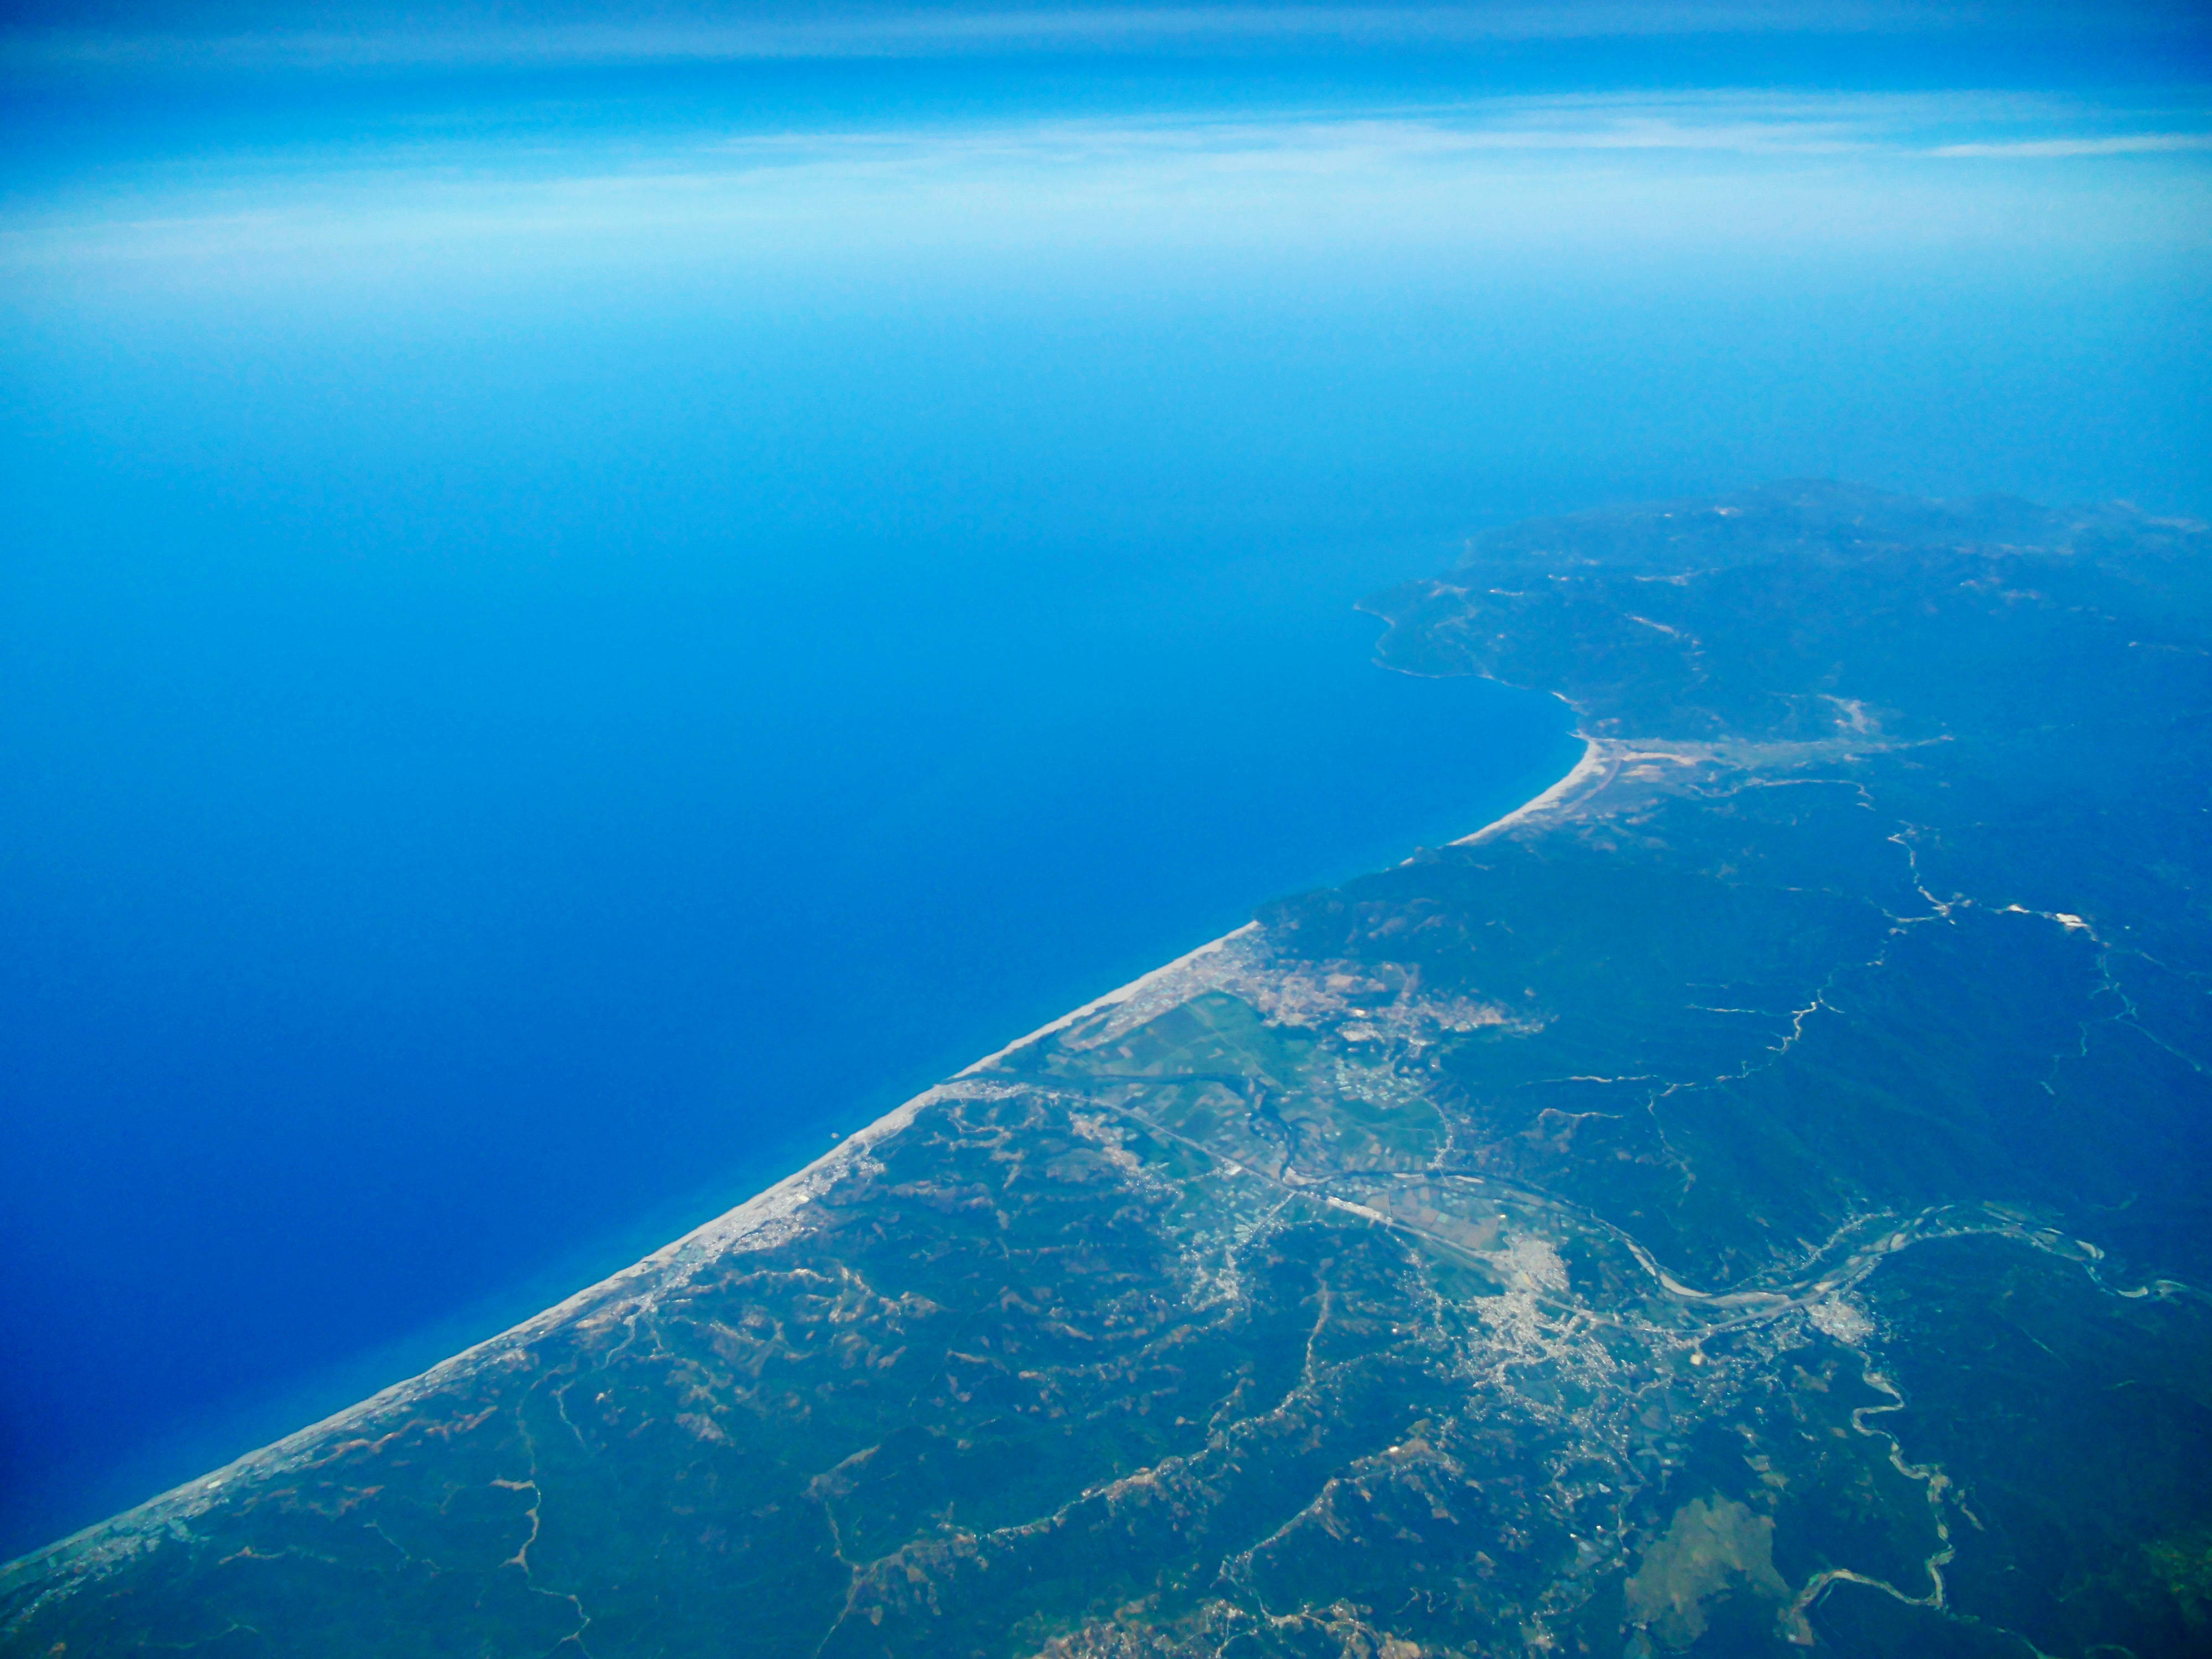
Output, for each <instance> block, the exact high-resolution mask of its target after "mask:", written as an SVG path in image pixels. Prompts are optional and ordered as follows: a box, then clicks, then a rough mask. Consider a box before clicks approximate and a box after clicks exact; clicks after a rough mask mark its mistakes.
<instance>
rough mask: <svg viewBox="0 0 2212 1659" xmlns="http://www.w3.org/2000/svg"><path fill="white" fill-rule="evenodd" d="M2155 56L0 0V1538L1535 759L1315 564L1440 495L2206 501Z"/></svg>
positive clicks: (448, 1330) (337, 1390)
mask: <svg viewBox="0 0 2212 1659" xmlns="http://www.w3.org/2000/svg"><path fill="white" fill-rule="evenodd" d="M2208 43H2212V27H2208V26H2207V24H2206V21H2205V20H2204V18H2203V15H2202V14H2201V9H2198V8H2194V7H2190V6H2183V5H2172V6H2163V7H2161V6H2151V5H2134V6H2128V5H2121V6H2100V7H2088V6H2078V5H2043V6H1996V5H1981V6H1972V5H1954V6H1941V5H1938V6H1919V5H1899V4H1884V3H1838V4H1813V5H1787V6H1784V5H1765V4H1714V5H1707V4H1686V5H1639V4H1628V3H1590V4H1580V3H1564V4H1547V5H1535V4H1498V5H1398V6H1330V5H1311V6H1269V5H1225V6H1217V7H1194V6H1091V7H1066V6H1057V5H1043V4H1040V5H1027V6H993V7H977V6H968V5H958V4H947V5H935V6H911V5H876V6H854V5H836V4H829V5H816V6H806V7H780V8H779V7H751V8H722V9H710V8H702V7H692V8H681V7H668V8H659V9H649V10H648V9H627V10H617V9H610V8H605V7H596V6H571V7H531V8H522V7H500V6H484V7H478V8H459V7H450V6H447V7H435V6H434V7H418V8H404V9H403V8H398V7H384V8H374V7H365V8H335V9H333V8H328V7H318V8H315V9H312V11H311V10H309V9H305V8H301V7H297V6H287V5H274V4H262V5H237V6H187V5H167V6H160V5H143V4H127V3H124V4H114V5H106V6H86V5H64V4H38V3H33V4H28V5H25V4H17V5H15V6H12V7H10V8H9V9H7V11H6V13H5V15H4V17H0V498H4V499H5V500H6V501H7V502H8V512H7V513H6V514H5V515H4V520H5V522H4V523H3V524H0V1267H4V1269H5V1271H4V1272H0V1353H4V1358H5V1362H6V1363H5V1364H0V1554H6V1553H11V1552H12V1550H14V1549H15V1548H27V1547H31V1546H33V1545H34V1544H36V1543H37V1542H39V1541H41V1540H43V1539H45V1538H48V1537H52V1536H54V1535H56V1534H59V1533H60V1532H62V1531H64V1530H66V1529H68V1528H70V1527H74V1526H77V1525H82V1524H84V1523H86V1522H89V1521H92V1520H94V1519H95V1518H97V1517H98V1516H100V1515H101V1514H103V1513H105V1512H106V1511H108V1510H112V1509H114V1508H117V1507H119V1506H120V1505H121V1504H125V1503H128V1502H131V1501H134V1500H135V1499H137V1498H142V1497H144V1496H146V1495H148V1494H149V1493H150V1492H153V1491H155V1490H156V1489H158V1488H159V1487H160V1486H163V1485H166V1484H168V1483H171V1482H173V1481H177V1480H184V1479H186V1478H189V1477H190V1476H191V1475H192V1474H196V1473H198V1472H199V1471H200V1470H201V1469H203V1468H206V1467H208V1466H209V1465H210V1464H211V1463H212V1462H217V1461H220V1460H221V1459H222V1458H225V1457H228V1456H230V1455H235V1454H236V1453H238V1452H240V1451H243V1450H245V1449H248V1448H249V1447H250V1446H252V1444H254V1443H258V1441H260V1440H264V1439H266V1438H269V1437H273V1436H274V1435H275V1434H277V1433H280V1432H283V1431H284V1430H286V1429H288V1428H289V1427H292V1426H295V1425H296V1424H297V1423H298V1422H300V1421H301V1420H304V1419H306V1418H307V1417H309V1416H313V1415H315V1414H318V1413H321V1412H325V1411H329V1410H332V1409H335V1408H337V1407H339V1406H342V1405H343V1404H345V1403H346V1402H347V1401H349V1400H350V1399H351V1398H353V1397H355V1396H356V1395H358V1394H359V1393H361V1392H363V1391H365V1390H366V1389H370V1388H374V1387H376V1386H380V1385H381V1384H382V1383H387V1382H390V1381H393V1380H396V1378H397V1377H398V1376H403V1375H404V1374H406V1372H407V1371H408V1370H411V1369H413V1368H416V1367H418V1366H420V1365H422V1364H427V1363H428V1362H429V1361H430V1360H432V1359H434V1358H437V1357H439V1356H440V1355H441V1353H443V1352H448V1351H450V1349H451V1348H452V1347H453V1346H459V1344H460V1343H462V1342H465V1341H467V1340H474V1339H476V1338H477V1337H481V1336H483V1335H485V1334H489V1333H490V1331H492V1330H495V1329H496V1328H498V1327H499V1325H500V1324H501V1323H502V1322H506V1321H508V1320H511V1319H513V1318H516V1317H520V1316H522V1315H524V1314H526V1313H527V1312H529V1311H531V1310H532V1309H533V1308H534V1307H535V1306H537V1305H538V1304H540V1303H541V1302H543V1301H548V1300H551V1299H553V1298H554V1297H556V1296H557V1295H559V1294H560V1293H561V1292H562V1291H565V1290H567V1289H568V1288H572V1287H573V1285H574V1283H576V1282H577V1281H578V1280H579V1279H582V1278H586V1277H589V1276H591V1275H592V1274H594V1273H604V1272H606V1271H610V1270H611V1269H612V1268H614V1267H618V1266H620V1265H621V1264H622V1262H623V1261H624V1260H626V1259H628V1257H629V1255H634V1254H635V1253H637V1252H638V1251H640V1250H641V1249H645V1248H648V1247H649V1246H650V1245H651V1244H652V1243H655V1242H658V1240H659V1238H661V1237H665V1236H667V1234H669V1233H671V1232H672V1231H677V1230H679V1229H680V1228H682V1227H684V1226H686V1225H691V1224H693V1223H696V1221H699V1220H702V1219H704V1218H705V1217H706V1216H707V1215H709V1214H711V1213H713V1212H714V1209H715V1208H716V1207H719V1206H721V1205H723V1204H726V1203H727V1202H730V1201H732V1200H733V1199H735V1198H736V1197H738V1196H741V1195H742V1194H743V1193H744V1192H745V1191H747V1190H750V1188H751V1186H753V1185H757V1183H758V1182H760V1181H762V1180H763V1179H765V1178H768V1177H769V1176H773V1175H775V1174H776V1173H779V1172H780V1171H781V1170H782V1169H784V1168H787V1167H788V1166H789V1165H790V1164H791V1163H792V1162H793V1161H795V1160H796V1159H798V1158H801V1157H803V1156H805V1155H806V1154H807V1153H809V1152H811V1151H813V1150H815V1149H817V1148H818V1147H819V1146H822V1145H823V1144H826V1139H827V1136H828V1134H829V1133H830V1132H832V1131H834V1130H836V1129H839V1128H841V1127H851V1126H852V1124H853V1123H854V1121H857V1120H858V1119H859V1118H860V1117H861V1116H863V1115H865V1114H866V1112H867V1111H870V1110H873V1109H881V1108H883V1107H884V1106H887V1105H889V1104H890V1103H893V1102H894V1101H896V1099H897V1098H899V1097H901V1094H902V1092H903V1091H911V1090H912V1089H915V1088H918V1087H920V1086H921V1085H924V1084H926V1083H927V1081H929V1080H930V1079H932V1078H933V1076H935V1075H937V1074H939V1072H941V1071H942V1070H944V1069H947V1068H949V1067H951V1066H956V1065H957V1064H959V1063H961V1062H962V1061H963V1060H966V1059H968V1058H971V1057H972V1056H973V1055H974V1054H976V1053H979V1052H983V1051H985V1050H987V1049H988V1048H994V1047H996V1046H997V1045H998V1044H999V1043H1000V1042H1004V1041H1006V1039H1007V1038H1008V1037H1010V1036H1013V1035H1014V1034H1015V1033H1016V1032H1018V1031H1019V1030H1024V1029H1028V1028H1029V1027H1030V1026H1033V1025H1035V1024H1038V1023H1041V1021H1042V1020H1043V1019H1045V1018H1050V1017H1051V1016H1052V1015H1054V1014H1056V1013H1058V1012H1061V1011H1062V1010H1063V1009H1064V1008H1065V1007H1066V1006H1069V1005H1070V1004H1071V1003H1072V1002H1074V1001H1078V1000H1082V999H1083V998H1085V997H1087V996H1090V995H1093V994H1097V992H1099V991H1103V990H1104V989H1107V988H1109V987H1110V986H1111V985H1112V984H1114V983H1116V982H1118V981H1119V980H1120V979H1122V978H1126V977H1127V976H1128V975H1130V974H1132V973H1133V972H1135V971H1138V970H1139V969H1142V968H1144V967H1146V966H1149V965H1151V964H1152V963H1156V962H1157V961H1158V960H1161V959H1163V958H1164V957H1168V956H1171V955H1173V954H1176V953H1177V952H1179V951H1182V950H1184V949H1188V948H1189V947H1190V946H1191V945H1194V944H1196V943H1198V942H1200V940H1201V939H1204V938H1206V937H1207V936H1208V935H1209V934H1210V933H1212V932H1218V931H1219V930H1220V929H1222V928H1224V927H1228V926H1233V925H1235V924H1236V923H1237V921H1240V920H1241V919H1242V918H1243V916H1245V915H1249V914H1250V913H1251V909H1252V908H1253V907H1254V906H1255V905H1257V904H1259V903H1261V902H1264V901H1265V900H1266V899H1267V898H1269V897H1272V896H1276V895H1277V894H1278V893H1279V892H1281V891H1283V890H1286V889H1288V888H1291V887H1295V886H1297V885H1300V884H1314V883H1316V882H1322V881H1328V880H1335V879H1341V878H1344V877H1345V876H1346V875H1349V874H1351V873H1352V872H1355V871H1357V870H1358V869H1360V868H1364V867H1369V866H1371V865H1373V864H1375V863H1377V862H1382V861H1387V860H1388V859H1389V858H1391V857H1395V856H1399V855H1401V853H1402V852H1404V851H1410V850H1411V848H1412V846H1413V844H1415V843H1416V842H1419V841H1421V840H1423V839H1429V840H1433V839H1435V838H1437V836H1443V835H1445V834H1447V833H1456V832H1457V831H1458V830H1460V829H1472V828H1474V823H1472V822H1468V818H1469V817H1470V816H1471V815H1484V814H1487V813H1488V812H1490V811H1492V810H1503V808H1504V806H1505V805H1510V804H1511V803H1512V802H1513V801H1514V800H1516V799H1519V798H1521V796H1522V795H1524V794H1525V793H1531V792H1533V790H1534V789H1535V788H1537V787H1541V785H1542V784H1543V783H1545V782H1547V781H1549V779H1550V777H1551V776H1553V775H1556V771H1557V770H1558V769H1561V768H1563V767H1564V765H1565V764H1566V763H1568V762H1569V761H1571V757H1572V754H1573V752H1574V745H1573V744H1572V743H1571V741H1570V740H1569V738H1568V737H1567V733H1566V731H1565V715H1564V714H1563V712H1562V711H1560V710H1559V708H1558V707H1557V706H1556V705H1555V704H1551V703H1548V702H1547V701H1546V700H1545V699H1543V698H1541V697H1540V696H1534V695H1533V694H1531V695H1529V696H1524V697H1521V698H1519V699H1517V700H1516V698H1515V697H1514V696H1511V695H1510V694H1508V693H1505V692H1504V691H1502V690H1498V688H1488V687H1483V688H1461V690H1464V691H1466V693H1467V696H1464V697H1460V696H1457V694H1456V693H1449V692H1447V691H1445V690H1442V689H1440V688H1437V687H1435V686H1432V685H1423V684H1413V683H1411V682H1403V683H1400V682H1398V681H1397V680H1396V678H1395V677H1389V676H1383V675H1381V674H1380V673H1379V672H1377V671H1372V670H1370V669H1368V668H1367V667H1366V666H1365V665H1364V655H1365V652H1366V649H1367V645H1368V642H1369V641H1371V639H1372V637H1373V632H1374V629H1373V626H1372V625H1371V623H1370V622H1369V621H1367V620H1366V619H1363V618H1361V617H1358V616H1356V615H1355V614H1354V613H1353V612H1352V609H1351V607H1352V603H1353V602H1354V601H1355V600H1356V599H1358V598H1359V597H1361V596H1362V595H1363V594H1364V593H1366V592H1370V591H1371V590H1372V589H1374V588H1376V587H1378V586H1383V585H1384V584H1386V583H1389V582H1391V581H1395V580H1404V579H1406V578H1408V577H1412V576H1416V575H1420V574H1426V573H1430V572H1432V571H1435V570H1437V569H1440V568H1443V567H1445V566H1446V565H1448V564H1449V562H1450V561H1451V560H1452V558H1453V557H1455V556H1456V554H1457V552H1458V550H1460V548H1461V546H1462V544H1463V543H1464V541H1465V539H1466V538H1468V537H1470V536H1473V535H1475V534H1478V533H1480V532H1481V531H1482V530H1483V529H1485V528H1486V527H1488V526H1493V525H1496V524H1499V523H1502V522H1505V521H1508V520H1513V519H1516V518H1520V517H1524V516H1527V515H1529V514H1532V513H1548V512H1559V511H1569V510H1574V509H1577V508H1582V507H1595V506H1602V505H1605V504H1607V503H1611V502H1619V501H1632V500H1639V499H1649V498H1652V497H1658V496H1674V495H1697V494H1705V493H1711V492H1715V491H1720V490H1725V489H1736V488H1741V487H1743V486H1746V485H1749V484H1753V483H1759V482H1761V481H1764V480H1766V479H1771V478H1777V477H1808V476H1811V477H1843V478H1849V479H1853V480H1857V481H1858V482H1862V483H1871V484H1875V485H1877V486H1881V487H1885V488H1891V489H1905V490H1912V491H1918V492H1924V493H1931V494H1939V495H1982V494H1989V493H2009V494H2015V495H2025V496H2027V497H2030V498H2032V499H2036V500H2039V501H2051V502H2062V503H2063V502H2067V501H2101V500H2109V499H2115V498H2118V499H2126V500H2131V501H2136V502H2137V503H2139V504H2140V505H2142V507H2144V508H2145V509H2146V510H2148V511H2151V512H2154V513H2166V514H2176V515H2184V516H2197V517H2206V516H2212V414H2208V412H2207V400H2206V399H2205V398H2204V395H2203V392H2204V387H2205V386H2206V385H2207V383H2208V375H2207V369H2208V363H2207V339H2206V320H2205V319H2206V317H2207V314H2208V313H2207V307H2206V300H2207V298H2208V295H2207V291H2206V290H2207V287H2208V276H2212V257H2208V255H2209V254H2212V248H2208V241H2212V196H2209V195H2208V191H2212V100H2208V94H2207V79H2208V67H2212V52H2208ZM1492 693H1495V696H1492ZM1455 698H1456V700H1454V699H1455ZM1477 821H1479V817H1478V818H1477Z"/></svg>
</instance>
